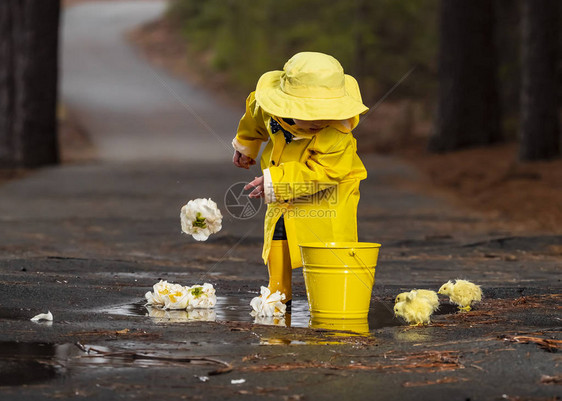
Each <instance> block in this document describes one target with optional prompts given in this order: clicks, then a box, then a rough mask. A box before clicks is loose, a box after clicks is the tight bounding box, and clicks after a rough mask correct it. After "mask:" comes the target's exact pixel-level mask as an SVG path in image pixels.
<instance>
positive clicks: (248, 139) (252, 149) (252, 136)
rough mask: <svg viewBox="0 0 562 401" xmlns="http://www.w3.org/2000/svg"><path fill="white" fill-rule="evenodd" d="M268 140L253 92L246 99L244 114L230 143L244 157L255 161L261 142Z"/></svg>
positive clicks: (261, 114)
mask: <svg viewBox="0 0 562 401" xmlns="http://www.w3.org/2000/svg"><path fill="white" fill-rule="evenodd" d="M268 139H269V134H268V132H267V128H266V127H265V123H264V120H263V113H262V111H261V108H260V107H259V106H258V105H257V103H256V98H255V92H252V93H250V96H248V99H246V112H245V113H244V115H243V116H242V119H241V120H240V123H239V124H238V131H237V133H236V137H235V138H234V139H233V141H232V146H233V147H234V149H236V150H237V151H239V152H240V153H242V154H243V155H245V156H248V157H251V158H252V159H254V160H255V159H256V158H257V157H258V153H259V152H260V147H261V144H262V142H266V141H267V140H268Z"/></svg>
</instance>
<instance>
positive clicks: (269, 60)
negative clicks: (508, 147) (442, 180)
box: [168, 0, 562, 150]
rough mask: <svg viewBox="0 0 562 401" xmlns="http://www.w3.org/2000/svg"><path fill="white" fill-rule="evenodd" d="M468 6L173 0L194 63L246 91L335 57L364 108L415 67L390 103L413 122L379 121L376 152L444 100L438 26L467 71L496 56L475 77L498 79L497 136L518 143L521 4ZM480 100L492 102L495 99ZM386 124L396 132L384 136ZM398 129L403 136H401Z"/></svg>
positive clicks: (427, 124)
mask: <svg viewBox="0 0 562 401" xmlns="http://www.w3.org/2000/svg"><path fill="white" fill-rule="evenodd" d="M549 2H550V3H551V4H552V3H555V2H554V1H551V0H548V1H547V3H549ZM462 3H463V2H459V1H457V2H455V1H445V2H443V5H442V7H441V2H440V1H438V0H402V1H392V0H370V1H368V0H354V1H343V0H337V1H332V2H325V1H320V0H306V1H302V0H301V1H296V0H288V1H282V2H279V1H274V0H253V1H249V0H237V1H226V2H225V1H220V0H207V1H204V2H201V1H196V0H176V1H174V2H173V3H172V6H171V7H170V10H169V13H168V21H169V22H170V23H171V24H172V26H173V27H174V29H176V30H178V31H180V32H181V34H182V35H183V37H184V39H185V43H186V49H187V51H188V52H189V53H190V54H191V55H192V56H195V59H197V60H200V61H201V60H203V64H204V66H205V67H207V68H208V69H209V70H210V71H215V73H217V74H218V73H226V74H227V75H228V79H227V81H228V82H227V83H228V84H230V86H232V87H233V88H235V89H239V90H240V91H241V92H249V91H251V90H252V89H253V88H254V86H255V83H256V81H257V77H259V76H260V75H261V74H262V73H264V72H265V71H268V70H272V69H281V68H282V66H283V64H284V62H285V61H286V60H287V59H288V58H290V57H291V56H292V55H293V54H295V53H296V52H298V51H303V50H311V51H320V52H324V53H328V54H331V55H333V56H334V57H336V58H337V59H338V60H339V61H340V62H341V63H342V65H343V67H344V69H345V71H346V72H347V73H350V74H352V75H353V76H355V77H356V78H357V79H358V81H359V83H360V87H361V90H362V94H363V97H364V101H365V103H366V104H367V105H373V104H375V103H376V102H377V100H379V99H380V98H381V97H382V96H383V95H384V94H385V93H386V92H387V91H389V90H390V89H391V88H392V87H393V86H394V85H395V84H396V83H397V82H399V81H400V79H401V78H402V77H404V75H405V74H406V73H407V72H408V71H409V70H410V69H412V68H414V69H415V70H414V72H413V73H412V75H411V76H409V77H408V78H407V79H406V80H405V81H404V82H403V83H402V84H401V85H400V87H399V89H398V88H397V89H396V90H395V91H394V92H393V93H392V97H391V99H390V100H392V101H394V102H395V101H397V100H408V102H406V105H404V104H402V107H400V110H399V111H398V115H396V116H390V118H391V119H393V120H396V121H395V123H398V125H400V123H401V124H402V125H406V126H403V127H397V126H396V124H394V125H392V124H391V126H390V127H376V128H379V132H378V135H379V136H382V137H383V139H382V140H381V141H380V142H378V143H376V142H375V143H370V142H369V143H366V146H374V147H375V149H374V150H381V149H382V150H385V149H384V148H385V147H388V146H396V145H403V144H401V143H399V144H396V142H395V141H392V142H394V144H393V145H391V144H388V143H385V139H387V137H388V136H392V137H393V138H394V139H396V136H397V135H398V136H407V137H411V136H412V134H420V133H421V134H425V135H426V136H427V135H429V133H430V132H429V130H430V128H431V125H432V124H431V120H432V119H433V117H434V114H435V105H436V104H437V100H438V82H439V59H438V54H439V43H440V41H439V35H440V29H441V30H442V31H446V30H448V31H449V34H448V35H446V36H445V37H444V38H445V39H447V37H450V36H453V38H452V39H453V40H456V43H455V44H453V45H452V46H451V48H450V49H444V50H446V51H448V52H453V54H452V55H451V56H454V57H456V58H458V59H459V60H461V62H463V63H465V64H466V69H467V75H469V74H470V71H469V70H470V69H472V74H473V76H475V77H476V78H477V79H480V78H481V77H482V74H480V73H479V71H478V67H479V66H480V65H479V63H480V64H481V63H482V59H484V58H485V57H487V55H486V54H485V52H486V51H488V50H487V48H488V49H490V50H489V51H491V52H493V53H494V57H495V58H496V59H495V60H493V61H492V63H493V64H494V65H493V66H492V69H493V74H495V75H496V76H495V77H493V78H492V82H480V83H479V82H475V83H476V86H478V85H479V84H480V85H492V86H494V87H495V88H492V90H497V93H498V97H499V99H498V101H499V103H500V104H501V106H500V107H498V110H497V111H496V113H497V115H498V117H499V119H500V120H501V121H500V123H501V128H500V129H498V131H501V134H500V133H499V132H498V133H497V136H498V138H496V139H497V140H499V139H500V138H501V139H505V140H515V139H517V136H518V130H519V103H520V102H519V99H520V88H521V84H520V76H521V65H520V64H521V63H520V58H521V32H520V30H519V29H517V27H518V26H519V24H520V20H521V15H522V2H520V1H514V0H494V1H487V0H485V1H474V2H470V5H468V6H466V3H465V5H463V4H462ZM543 3H544V2H543ZM540 6H541V7H544V4H541V5H540ZM555 6H556V5H555V4H552V5H551V7H550V11H554V10H557V12H558V15H555V18H556V17H557V16H559V15H560V10H559V9H560V7H558V9H557V8H556V7H555ZM440 7H441V9H440ZM544 8H545V10H548V9H549V8H548V7H544ZM455 12H456V13H457V14H458V15H455ZM440 13H449V15H445V16H444V17H445V18H446V19H448V20H449V21H451V24H452V26H442V25H441V27H440V24H439V20H440ZM555 14H556V13H555ZM455 18H456V20H455ZM471 18H472V20H470V19H471ZM463 24H464V25H463ZM462 29H464V30H465V31H466V32H465V34H466V35H470V36H477V35H478V34H480V36H482V35H483V37H482V38H481V39H480V40H481V42H482V43H480V44H478V45H479V46H476V47H477V48H476V49H474V50H473V51H472V54H468V55H467V56H464V57H463V50H471V49H470V48H469V46H465V47H464V49H463V44H465V43H466V42H467V41H466V40H465V39H464V38H462V37H459V36H461V34H463V33H462V32H460V31H461V30H462ZM558 34H560V33H558ZM455 35H456V37H455ZM549 40H550V41H552V42H553V43H555V44H558V46H560V43H562V41H561V40H558V41H557V40H556V37H552V36H551V37H550V38H549ZM463 41H465V42H464V43H463ZM455 46H456V47H455ZM471 58H475V59H477V60H471ZM207 72H208V71H207ZM485 79H486V78H485ZM487 81H490V79H487ZM559 83H560V80H559V79H558V85H559ZM471 84H472V83H471ZM467 89H468V90H467V91H466V92H470V88H467ZM559 92H560V91H559ZM453 95H454V94H453ZM466 95H467V96H468V95H469V93H466ZM558 95H560V93H558ZM450 101H451V99H450V98H449V99H447V102H450ZM478 101H479V102H480V103H483V102H484V103H485V102H488V99H482V98H480V99H478ZM391 103H392V102H391ZM487 107H489V105H487ZM500 110H501V115H500ZM385 113H389V111H388V110H385ZM375 118H376V117H375ZM420 124H421V125H422V127H421V132H420V127H419V125H420ZM414 125H416V126H417V127H414ZM380 128H382V129H383V131H386V130H390V131H392V132H382V133H381V132H380ZM397 128H399V129H398V131H402V132H396V131H397ZM404 131H407V132H404ZM389 141H390V140H389ZM377 146H378V147H379V148H381V149H377ZM458 147H463V146H458Z"/></svg>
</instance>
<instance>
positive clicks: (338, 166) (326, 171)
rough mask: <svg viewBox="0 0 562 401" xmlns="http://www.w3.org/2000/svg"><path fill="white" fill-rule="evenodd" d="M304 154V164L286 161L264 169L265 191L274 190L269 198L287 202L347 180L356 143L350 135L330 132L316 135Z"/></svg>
mask: <svg viewBox="0 0 562 401" xmlns="http://www.w3.org/2000/svg"><path fill="white" fill-rule="evenodd" d="M307 152H308V158H307V159H306V160H305V161H304V162H302V161H291V162H285V163H282V164H280V165H279V166H272V167H270V168H269V169H267V170H268V171H265V170H264V178H265V187H266V192H267V190H268V189H273V191H272V192H273V193H272V194H271V196H270V197H268V198H269V199H271V200H272V201H274V202H275V201H277V202H279V201H290V200H292V199H295V198H299V197H302V196H308V195H312V194H314V193H316V192H318V191H320V190H323V189H326V188H328V187H329V186H333V185H337V184H338V183H339V182H340V181H342V180H343V179H346V178H348V176H349V173H350V172H351V170H352V167H353V159H354V157H355V154H356V148H355V140H354V138H353V136H352V135H351V134H344V133H341V132H339V131H337V130H331V132H326V133H322V134H320V135H317V137H316V140H315V142H314V144H312V145H311V146H310V147H309V148H308V149H307ZM267 201H268V199H266V202H267Z"/></svg>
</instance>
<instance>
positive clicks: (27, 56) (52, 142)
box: [0, 0, 60, 167]
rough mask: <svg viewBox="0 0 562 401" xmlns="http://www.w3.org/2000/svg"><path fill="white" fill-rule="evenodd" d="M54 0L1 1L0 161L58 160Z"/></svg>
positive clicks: (35, 162) (56, 14)
mask: <svg viewBox="0 0 562 401" xmlns="http://www.w3.org/2000/svg"><path fill="white" fill-rule="evenodd" d="M59 13H60V2H59V0H41V1H37V0H2V5H1V6H0V19H1V24H0V32H1V35H0V55H1V58H0V165H1V166H3V167H36V166H41V165H45V164H53V163H57V162H58V143H57V120H56V108H57V83H58V26H59Z"/></svg>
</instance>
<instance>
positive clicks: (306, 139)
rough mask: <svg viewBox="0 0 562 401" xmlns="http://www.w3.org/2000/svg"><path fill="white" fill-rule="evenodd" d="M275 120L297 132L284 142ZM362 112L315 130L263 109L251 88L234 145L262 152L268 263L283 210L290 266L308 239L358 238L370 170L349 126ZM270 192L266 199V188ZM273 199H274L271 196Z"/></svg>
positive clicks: (249, 151) (253, 153) (251, 152)
mask: <svg viewBox="0 0 562 401" xmlns="http://www.w3.org/2000/svg"><path fill="white" fill-rule="evenodd" d="M271 118H275V120H276V121H277V122H278V123H279V124H280V125H281V126H282V127H283V129H285V130H287V131H289V132H290V133H292V134H293V135H295V138H294V139H293V140H292V142H290V143H288V144H287V143H286V142H285V137H284V135H283V132H282V131H278V132H276V133H272V131H271V128H270V119H271ZM358 122H359V116H356V117H353V118H350V119H349V120H344V121H334V122H333V123H332V124H330V125H329V126H328V127H326V128H324V129H323V130H321V131H319V132H318V133H315V134H311V133H305V132H303V131H301V130H299V129H297V128H296V127H295V126H291V125H289V124H287V123H286V122H285V121H283V120H282V119H280V118H277V117H273V116H271V115H270V114H268V113H267V112H265V111H264V110H263V109H262V108H261V107H260V106H259V105H258V104H257V102H256V100H255V92H252V93H251V94H250V96H249V97H248V99H247V100H246V113H245V114H244V116H243V117H242V119H241V120H240V124H239V126H238V132H237V135H236V138H235V139H234V140H233V146H234V148H235V149H236V150H238V151H239V152H240V153H242V154H244V155H246V156H249V157H251V158H252V159H254V160H255V159H256V158H257V156H258V153H259V151H260V147H261V144H262V142H267V145H266V147H265V149H264V151H263V153H262V156H261V168H262V170H263V172H264V177H265V183H266V185H267V183H268V181H270V183H271V184H272V188H267V186H266V188H265V191H266V202H268V201H269V202H270V203H268V204H267V211H266V214H265V222H264V244H263V253H262V256H263V260H264V262H265V263H266V264H267V260H268V257H269V250H270V247H271V240H272V237H273V231H274V229H275V224H276V223H277V220H279V218H280V217H281V216H282V215H284V219H285V230H286V234H287V241H288V244H289V252H290V257H291V265H292V268H293V269H294V268H297V267H301V266H302V261H301V255H300V249H299V246H298V244H302V243H305V242H318V241H320V242H333V241H352V242H356V241H357V204H358V202H359V182H360V180H363V179H365V178H366V177H367V171H366V170H365V167H364V166H363V163H362V162H361V160H360V159H359V156H358V155H357V145H356V140H355V138H354V137H353V135H352V133H351V130H352V129H354V128H355V127H356V126H357V124H358ZM271 189H272V190H273V191H272V193H271V192H270V194H271V195H270V196H269V198H273V199H268V196H267V192H268V190H269V191H271ZM272 200H273V201H272Z"/></svg>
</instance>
